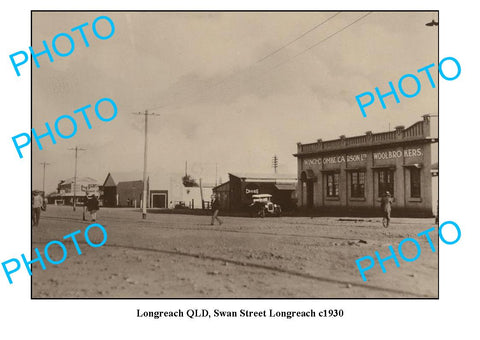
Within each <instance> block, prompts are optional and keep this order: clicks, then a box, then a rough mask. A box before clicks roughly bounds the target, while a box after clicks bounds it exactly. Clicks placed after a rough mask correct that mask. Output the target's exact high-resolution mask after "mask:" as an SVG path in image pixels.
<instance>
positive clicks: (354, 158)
mask: <svg viewBox="0 0 480 340" xmlns="http://www.w3.org/2000/svg"><path fill="white" fill-rule="evenodd" d="M366 159H367V154H366V153H362V154H354V155H337V156H329V157H324V158H321V157H319V158H312V159H305V160H304V164H305V166H311V165H321V164H339V163H345V162H347V163H349V162H363V161H365V160H366Z"/></svg>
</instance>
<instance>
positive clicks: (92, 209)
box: [87, 195, 99, 222]
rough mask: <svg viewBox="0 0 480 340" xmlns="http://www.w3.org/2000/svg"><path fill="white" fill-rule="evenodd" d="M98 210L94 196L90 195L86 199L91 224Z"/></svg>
mask: <svg viewBox="0 0 480 340" xmlns="http://www.w3.org/2000/svg"><path fill="white" fill-rule="evenodd" d="M98 209H99V203H98V199H97V196H96V195H90V196H88V199H87V210H88V212H89V213H90V217H91V220H92V222H95V220H96V219H97V211H98Z"/></svg>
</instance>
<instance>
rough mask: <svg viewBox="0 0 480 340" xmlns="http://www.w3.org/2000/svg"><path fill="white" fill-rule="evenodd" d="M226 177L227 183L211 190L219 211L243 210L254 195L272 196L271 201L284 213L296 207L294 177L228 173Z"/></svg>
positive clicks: (295, 178)
mask: <svg viewBox="0 0 480 340" xmlns="http://www.w3.org/2000/svg"><path fill="white" fill-rule="evenodd" d="M228 176H229V181H228V182H225V183H223V184H220V185H217V186H216V187H214V188H213V192H214V193H215V194H216V195H217V198H218V201H219V203H220V207H221V209H225V210H243V209H245V208H247V207H248V206H249V205H250V204H251V203H252V195H254V194H270V195H272V201H273V202H274V203H277V204H280V206H281V207H282V210H285V211H287V210H291V209H294V208H295V206H296V194H295V193H296V185H297V177H296V176H295V175H283V174H270V175H267V174H246V173H245V174H242V173H235V174H233V173H229V174H228Z"/></svg>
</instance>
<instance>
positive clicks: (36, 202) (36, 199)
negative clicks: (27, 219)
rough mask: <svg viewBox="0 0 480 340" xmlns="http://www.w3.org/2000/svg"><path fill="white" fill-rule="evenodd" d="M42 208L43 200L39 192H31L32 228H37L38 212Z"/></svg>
mask: <svg viewBox="0 0 480 340" xmlns="http://www.w3.org/2000/svg"><path fill="white" fill-rule="evenodd" d="M42 207H43V198H42V196H41V195H40V192H39V191H36V190H35V191H34V192H33V200H32V219H33V226H34V227H38V223H39V222H40V212H41V210H42Z"/></svg>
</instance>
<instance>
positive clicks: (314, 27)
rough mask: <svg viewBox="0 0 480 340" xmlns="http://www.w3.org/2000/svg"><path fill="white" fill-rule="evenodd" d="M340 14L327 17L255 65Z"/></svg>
mask: <svg viewBox="0 0 480 340" xmlns="http://www.w3.org/2000/svg"><path fill="white" fill-rule="evenodd" d="M339 14H340V12H337V13H335V14H334V15H332V16H331V17H328V18H327V19H326V20H324V21H322V22H321V23H319V24H317V25H315V26H313V27H312V28H311V29H309V30H308V31H306V32H304V33H302V34H301V35H299V36H298V37H297V38H295V39H293V40H292V41H290V42H289V43H287V44H286V45H283V46H282V47H280V48H278V49H276V50H275V51H273V52H272V53H270V54H267V55H266V56H265V57H263V58H261V59H259V60H257V62H256V63H259V62H262V61H263V60H265V59H267V58H269V57H271V56H273V55H275V54H277V53H278V52H280V51H281V50H283V49H284V48H287V47H288V46H290V45H291V44H293V43H294V42H296V41H297V40H300V39H301V38H303V37H304V36H306V35H307V34H308V33H310V32H312V31H314V30H316V29H317V28H318V27H320V26H322V25H323V24H324V23H326V22H327V21H329V20H330V19H333V18H334V17H336V16H337V15H339Z"/></svg>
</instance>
